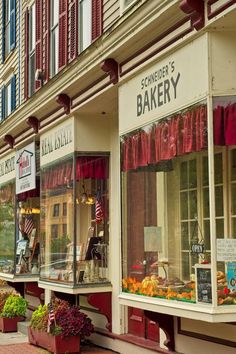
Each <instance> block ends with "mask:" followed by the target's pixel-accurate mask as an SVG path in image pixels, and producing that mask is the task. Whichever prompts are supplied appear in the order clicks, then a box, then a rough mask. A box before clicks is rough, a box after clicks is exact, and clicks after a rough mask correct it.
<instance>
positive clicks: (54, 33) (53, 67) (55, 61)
mask: <svg viewBox="0 0 236 354" xmlns="http://www.w3.org/2000/svg"><path fill="white" fill-rule="evenodd" d="M55 4H57V6H54V5H55ZM58 71H59V1H58V0H51V1H50V77H53V76H55V75H56V74H57V73H58Z"/></svg>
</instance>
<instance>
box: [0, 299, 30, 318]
mask: <svg viewBox="0 0 236 354" xmlns="http://www.w3.org/2000/svg"><path fill="white" fill-rule="evenodd" d="M26 310H27V301H26V300H25V299H24V298H23V297H22V296H18V295H10V296H9V297H8V298H7V300H6V302H5V304H4V306H3V310H2V313H1V317H9V318H12V317H16V316H25V314H26Z"/></svg>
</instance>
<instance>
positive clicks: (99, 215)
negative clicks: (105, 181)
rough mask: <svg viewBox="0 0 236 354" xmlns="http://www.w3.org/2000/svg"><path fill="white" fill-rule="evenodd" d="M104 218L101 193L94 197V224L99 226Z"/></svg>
mask: <svg viewBox="0 0 236 354" xmlns="http://www.w3.org/2000/svg"><path fill="white" fill-rule="evenodd" d="M103 218H104V211H103V207H102V197H101V192H100V191H98V192H97V196H96V203H95V219H96V223H97V224H100V223H101V222H102V221H103Z"/></svg>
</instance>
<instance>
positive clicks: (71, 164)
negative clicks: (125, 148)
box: [40, 154, 109, 286]
mask: <svg viewBox="0 0 236 354" xmlns="http://www.w3.org/2000/svg"><path fill="white" fill-rule="evenodd" d="M108 162H109V160H108V156H80V155H77V154H74V155H73V156H69V157H66V158H64V159H60V160H59V161H57V162H56V163H54V164H52V165H49V166H46V167H43V168H42V169H41V178H42V182H41V271H40V277H41V279H44V280H48V281H53V282H60V283H65V284H67V285H71V286H74V285H78V286H79V285H83V286H84V285H86V284H91V283H92V284H95V283H103V282H107V281H108V264H107V260H108V258H107V254H108V244H109V233H108V224H109V222H108V220H109V215H108V210H109V204H108V170H109V166H108Z"/></svg>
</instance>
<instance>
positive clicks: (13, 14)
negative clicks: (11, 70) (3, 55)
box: [10, 0, 16, 50]
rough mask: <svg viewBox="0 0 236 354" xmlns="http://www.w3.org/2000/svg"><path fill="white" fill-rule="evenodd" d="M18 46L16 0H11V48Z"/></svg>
mask: <svg viewBox="0 0 236 354" xmlns="http://www.w3.org/2000/svg"><path fill="white" fill-rule="evenodd" d="M15 46H16V0H11V1H10V49H11V50H13V49H14V48H15Z"/></svg>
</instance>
